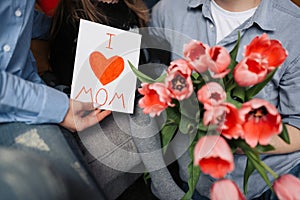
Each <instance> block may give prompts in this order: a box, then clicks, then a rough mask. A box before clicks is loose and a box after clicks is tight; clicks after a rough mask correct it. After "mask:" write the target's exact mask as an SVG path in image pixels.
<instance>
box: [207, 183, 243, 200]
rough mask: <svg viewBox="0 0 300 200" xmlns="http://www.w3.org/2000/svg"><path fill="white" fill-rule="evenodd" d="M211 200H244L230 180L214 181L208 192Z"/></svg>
mask: <svg viewBox="0 0 300 200" xmlns="http://www.w3.org/2000/svg"><path fill="white" fill-rule="evenodd" d="M210 198H211V200H246V198H245V196H244V195H243V194H242V192H241V191H240V190H239V188H238V187H237V185H236V184H235V183H234V182H233V181H232V180H230V179H222V180H219V181H216V182H215V183H214V184H213V185H212V186H211V190H210Z"/></svg>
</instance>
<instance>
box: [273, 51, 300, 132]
mask: <svg viewBox="0 0 300 200" xmlns="http://www.w3.org/2000/svg"><path fill="white" fill-rule="evenodd" d="M299 60H300V56H298V57H297V58H296V59H295V60H293V61H292V62H291V63H290V65H289V66H288V67H287V69H286V70H285V73H284V74H283V77H282V79H281V80H280V89H279V105H278V110H279V112H280V113H281V115H282V120H283V122H285V123H287V124H290V125H292V126H295V127H297V128H298V129H300V106H299V99H300V61H299Z"/></svg>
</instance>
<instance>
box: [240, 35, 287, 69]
mask: <svg viewBox="0 0 300 200" xmlns="http://www.w3.org/2000/svg"><path fill="white" fill-rule="evenodd" d="M251 54H256V55H258V56H260V57H261V59H265V60H266V61H267V63H268V69H269V70H272V69H274V68H275V67H278V66H279V65H281V64H282V63H283V62H284V60H285V59H286V57H287V55H288V52H287V51H286V50H285V49H284V48H283V47H282V44H281V43H280V42H279V41H278V40H270V39H269V36H268V35H267V34H266V33H264V34H262V35H261V36H257V37H255V38H254V39H253V40H252V41H251V43H250V44H249V45H247V46H246V47H245V53H244V56H245V57H247V56H250V55H251Z"/></svg>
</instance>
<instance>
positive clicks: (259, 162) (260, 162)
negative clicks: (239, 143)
mask: <svg viewBox="0 0 300 200" xmlns="http://www.w3.org/2000/svg"><path fill="white" fill-rule="evenodd" d="M253 153H254V152H253ZM246 154H247V155H248V156H249V157H251V158H252V159H253V160H254V161H255V162H256V163H257V164H259V165H260V166H262V167H263V168H264V169H265V170H266V171H267V172H269V173H270V174H271V175H272V176H273V177H274V178H275V179H277V178H278V174H276V173H275V172H274V171H273V170H272V169H271V168H270V167H269V166H268V165H266V163H264V162H262V161H261V160H260V159H257V157H255V155H254V154H249V153H246Z"/></svg>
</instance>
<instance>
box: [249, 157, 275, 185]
mask: <svg viewBox="0 0 300 200" xmlns="http://www.w3.org/2000/svg"><path fill="white" fill-rule="evenodd" d="M245 153H246V155H247V157H248V159H250V161H251V162H252V164H253V165H254V167H255V169H256V170H257V171H258V173H259V174H260V176H261V177H262V178H263V179H264V181H265V182H266V183H267V185H268V186H269V187H270V188H272V183H271V182H270V180H269V177H268V176H267V173H266V171H265V169H264V167H263V166H262V165H261V163H260V162H262V161H261V160H260V158H259V157H257V156H256V155H255V154H254V153H253V152H250V151H247V152H245Z"/></svg>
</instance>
